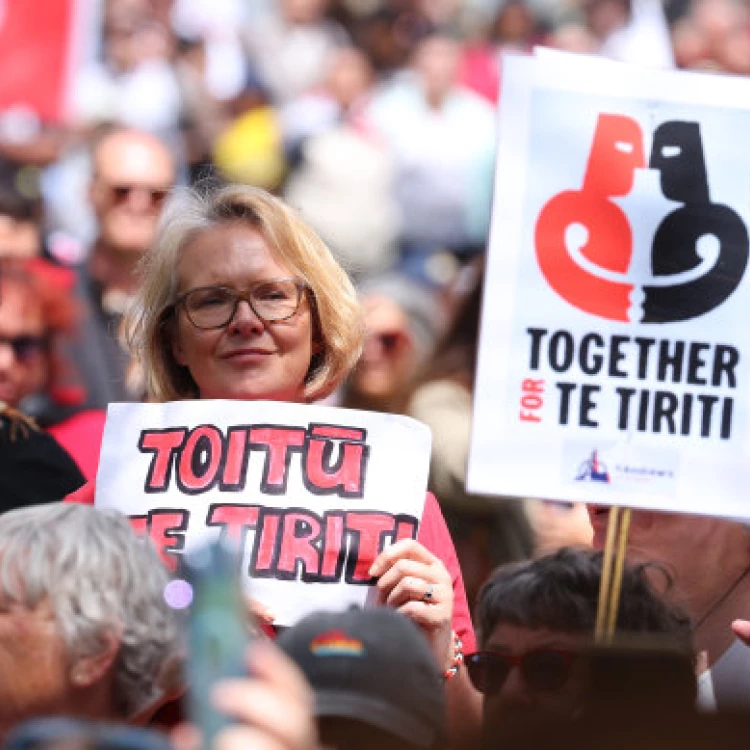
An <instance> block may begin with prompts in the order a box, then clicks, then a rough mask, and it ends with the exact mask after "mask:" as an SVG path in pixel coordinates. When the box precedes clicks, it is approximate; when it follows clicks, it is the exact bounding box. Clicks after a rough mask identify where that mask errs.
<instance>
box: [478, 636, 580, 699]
mask: <svg viewBox="0 0 750 750" xmlns="http://www.w3.org/2000/svg"><path fill="white" fill-rule="evenodd" d="M576 658H577V654H576V653H575V652H573V651H564V650H561V649H551V648H540V649H534V650H532V651H527V652H526V653H525V654H520V655H518V656H513V655H511V654H501V653H498V652H497V651H478V652H477V653H475V654H469V655H467V656H466V658H465V662H466V669H467V670H468V672H469V679H470V680H471V683H472V685H474V687H475V688H476V689H477V690H478V691H479V692H480V693H483V694H484V695H494V694H495V693H498V692H500V690H501V689H502V687H503V685H504V684H505V681H506V680H507V679H508V676H509V675H510V673H511V670H512V669H513V667H518V668H519V669H520V670H521V675H522V677H523V679H524V680H525V681H526V683H527V684H528V685H529V687H531V688H532V689H534V690H538V691H540V692H545V691H547V692H549V691H553V690H559V689H560V688H561V687H562V686H563V685H564V684H565V683H566V682H567V681H568V678H569V677H570V673H571V667H572V665H573V662H574V661H575V660H576Z"/></svg>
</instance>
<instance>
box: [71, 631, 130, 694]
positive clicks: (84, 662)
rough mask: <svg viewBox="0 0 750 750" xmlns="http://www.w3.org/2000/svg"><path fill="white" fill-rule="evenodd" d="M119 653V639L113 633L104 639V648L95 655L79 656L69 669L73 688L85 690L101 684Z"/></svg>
mask: <svg viewBox="0 0 750 750" xmlns="http://www.w3.org/2000/svg"><path fill="white" fill-rule="evenodd" d="M119 651H120V638H119V636H118V635H117V634H116V633H114V632H109V633H107V634H106V636H105V637H104V646H103V648H101V649H100V650H99V651H97V652H96V653H95V654H90V655H88V656H81V657H80V658H78V659H76V661H75V662H74V663H73V665H72V666H71V667H70V682H71V684H72V685H73V687H74V688H76V689H78V690H85V689H86V688H90V687H93V686H94V685H96V684H98V683H100V682H102V680H104V678H105V677H106V675H107V674H108V673H109V672H110V671H111V670H112V668H113V666H114V663H115V660H116V659H117V654H118V653H119Z"/></svg>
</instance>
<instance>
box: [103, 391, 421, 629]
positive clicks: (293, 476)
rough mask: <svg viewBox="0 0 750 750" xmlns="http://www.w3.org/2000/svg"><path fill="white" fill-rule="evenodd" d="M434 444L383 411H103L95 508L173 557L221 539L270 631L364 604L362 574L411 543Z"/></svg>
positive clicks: (193, 405) (167, 407)
mask: <svg viewBox="0 0 750 750" xmlns="http://www.w3.org/2000/svg"><path fill="white" fill-rule="evenodd" d="M430 446H431V437H430V431H429V429H428V428H427V427H426V426H424V425H423V424H421V423H419V422H417V421H415V420H413V419H409V418H407V417H401V416H395V415H390V414H376V413H371V412H363V411H353V410H348V409H336V408H331V407H322V406H306V405H298V404H286V403H275V402H274V403H271V402H260V401H252V402H243V401H180V402H173V403H166V404H111V405H110V407H109V410H108V412H107V423H106V427H105V430H104V440H103V444H102V452H101V461H100V466H99V474H98V477H97V488H96V505H97V506H98V507H102V508H115V509H117V510H119V511H121V512H123V513H126V514H127V515H129V516H130V517H131V520H132V522H133V524H134V525H135V526H136V528H137V529H139V530H140V531H142V532H143V533H144V534H148V535H149V536H150V537H151V538H152V539H153V541H154V542H155V544H156V546H157V549H159V551H160V553H161V554H162V557H163V559H164V560H165V561H166V562H167V564H170V565H171V566H172V567H173V568H174V567H176V558H175V556H176V555H179V554H181V553H182V552H183V551H186V550H190V549H191V548H192V547H194V546H195V545H200V544H204V543H206V542H208V541H211V540H214V539H217V538H218V537H219V535H221V534H226V535H229V536H230V537H231V538H232V539H233V540H237V541H238V542H239V543H240V544H241V545H242V549H243V550H244V552H243V561H242V570H243V572H244V573H245V574H246V578H247V580H249V581H250V583H249V590H250V594H251V595H252V596H253V597H254V598H256V599H258V600H259V601H260V602H262V603H263V604H266V605H267V606H268V607H270V608H271V609H272V611H273V612H274V613H275V615H276V623H275V624H277V625H291V624H293V623H294V622H296V621H297V620H298V619H299V618H300V617H302V616H304V615H305V614H307V613H308V612H311V611H314V610H319V609H341V608H345V607H347V606H349V605H351V604H357V605H360V606H363V605H364V604H365V602H366V600H367V598H368V593H369V592H370V591H372V583H373V581H372V579H371V578H370V577H369V575H368V572H367V571H368V570H369V567H370V565H371V564H372V561H373V559H374V558H375V557H376V555H377V554H378V553H379V552H380V551H382V549H383V548H384V547H385V546H386V545H387V544H389V543H391V542H393V541H395V540H396V539H401V538H415V537H416V534H417V529H418V525H419V522H420V520H421V516H422V509H423V506H424V500H425V492H426V487H427V473H428V468H429V459H430Z"/></svg>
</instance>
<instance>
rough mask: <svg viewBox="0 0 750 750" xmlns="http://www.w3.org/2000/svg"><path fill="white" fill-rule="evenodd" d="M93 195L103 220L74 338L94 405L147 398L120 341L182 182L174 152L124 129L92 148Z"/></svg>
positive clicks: (83, 272) (74, 355)
mask: <svg viewBox="0 0 750 750" xmlns="http://www.w3.org/2000/svg"><path fill="white" fill-rule="evenodd" d="M92 170H93V174H92V179H91V184H90V188H89V199H90V201H91V206H92V208H93V210H94V214H95V216H96V220H97V225H98V235H97V238H96V240H95V241H94V243H93V245H92V247H91V249H90V252H89V257H88V259H87V261H86V264H85V265H84V266H83V267H82V268H81V269H79V275H78V283H77V286H76V296H77V297H78V299H79V301H80V302H81V303H82V306H83V308H84V315H83V316H82V324H81V330H80V332H79V335H78V336H77V338H76V340H75V341H74V342H73V343H72V344H71V348H70V352H69V353H70V356H71V359H72V360H73V361H74V362H75V363H76V366H77V369H78V371H79V375H80V377H81V378H82V379H83V380H84V382H85V385H86V388H87V391H88V401H87V405H88V406H89V407H90V408H106V406H107V404H108V403H109V402H111V401H132V400H134V399H137V398H139V397H140V395H141V394H140V391H139V389H138V387H137V386H135V387H133V386H129V385H128V382H127V380H128V379H127V377H126V376H127V370H128V364H129V361H128V357H127V355H126V354H125V352H124V350H123V349H122V347H121V346H120V344H119V343H118V341H117V335H118V326H119V323H120V317H121V315H122V313H123V311H124V309H125V307H126V305H127V303H128V301H129V299H130V296H131V294H132V293H133V291H134V288H135V283H136V273H135V270H136V266H137V264H138V262H139V260H140V258H141V256H142V255H143V253H144V252H145V251H146V249H147V248H148V247H149V245H150V244H151V242H152V240H153V237H154V232H155V230H156V224H157V222H158V220H159V216H160V215H161V210H162V207H163V205H164V202H165V200H166V198H167V195H168V194H169V191H170V189H171V188H172V186H173V185H174V181H175V163H174V158H173V156H172V154H171V152H170V150H169V149H168V147H167V146H166V145H165V144H164V143H163V142H162V141H160V140H159V139H157V138H156V137H154V136H152V135H150V134H148V133H144V132H140V131H137V130H126V129H116V130H112V131H110V132H109V133H107V134H105V135H104V136H102V137H101V138H100V140H99V141H98V142H97V143H96V144H95V145H94V147H93V149H92Z"/></svg>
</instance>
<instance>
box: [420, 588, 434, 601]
mask: <svg viewBox="0 0 750 750" xmlns="http://www.w3.org/2000/svg"><path fill="white" fill-rule="evenodd" d="M434 593H435V587H434V586H433V585H432V584H431V583H428V584H427V589H426V590H425V592H424V594H422V601H423V602H425V604H429V603H430V602H431V601H432V596H433V594H434Z"/></svg>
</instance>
